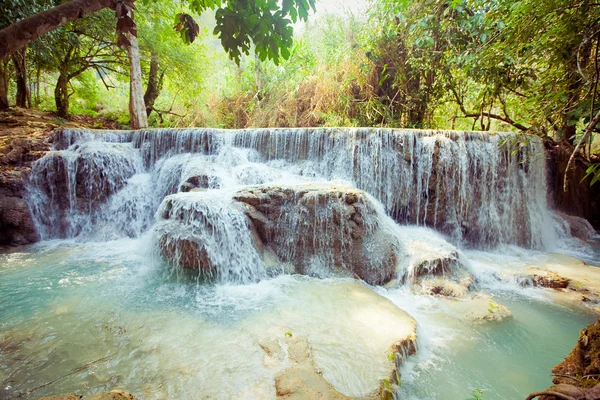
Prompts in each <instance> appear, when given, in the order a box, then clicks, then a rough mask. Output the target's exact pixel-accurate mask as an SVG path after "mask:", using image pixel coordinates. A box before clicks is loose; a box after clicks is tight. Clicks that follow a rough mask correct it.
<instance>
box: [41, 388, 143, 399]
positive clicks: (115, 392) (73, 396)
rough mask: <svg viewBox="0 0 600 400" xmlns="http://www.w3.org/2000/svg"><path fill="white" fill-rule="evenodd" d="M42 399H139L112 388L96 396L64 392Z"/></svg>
mask: <svg viewBox="0 0 600 400" xmlns="http://www.w3.org/2000/svg"><path fill="white" fill-rule="evenodd" d="M40 400H137V397H136V396H135V395H133V394H131V393H128V392H125V391H123V390H111V391H110V392H108V393H102V394H99V395H95V396H82V395H80V394H74V393H71V394H62V395H58V396H50V397H42V398H40Z"/></svg>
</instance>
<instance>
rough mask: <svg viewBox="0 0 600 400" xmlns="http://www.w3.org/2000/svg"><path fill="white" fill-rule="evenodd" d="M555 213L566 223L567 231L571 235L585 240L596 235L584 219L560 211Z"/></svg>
mask: <svg viewBox="0 0 600 400" xmlns="http://www.w3.org/2000/svg"><path fill="white" fill-rule="evenodd" d="M556 214H557V215H558V217H559V218H562V220H563V221H564V223H565V224H566V225H567V228H568V233H570V235H571V236H573V237H575V238H578V239H581V240H583V241H587V240H590V239H592V238H593V237H594V236H596V235H597V232H596V230H595V229H594V228H593V227H592V225H591V224H590V223H589V222H588V221H587V220H586V219H584V218H581V217H576V216H574V215H568V214H565V213H561V212H557V213H556Z"/></svg>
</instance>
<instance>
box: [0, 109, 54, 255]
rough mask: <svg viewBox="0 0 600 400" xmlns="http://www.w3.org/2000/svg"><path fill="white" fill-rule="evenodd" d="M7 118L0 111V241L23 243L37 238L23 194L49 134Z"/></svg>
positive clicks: (48, 139) (9, 243)
mask: <svg viewBox="0 0 600 400" xmlns="http://www.w3.org/2000/svg"><path fill="white" fill-rule="evenodd" d="M12 119H14V118H12ZM10 120H11V117H8V116H6V117H4V118H2V116H1V115H0V125H1V126H2V128H3V129H1V130H0V245H1V244H8V245H23V244H28V243H33V242H36V241H38V240H39V235H38V233H37V231H36V228H35V224H34V223H33V219H32V217H31V213H30V211H29V207H28V206H27V203H26V202H25V200H23V198H24V196H25V183H26V181H27V178H28V176H29V173H30V171H31V164H32V163H33V162H34V161H36V160H38V159H39V158H41V157H43V155H44V154H45V153H46V152H47V151H49V150H50V140H51V135H50V133H49V132H47V131H42V130H39V129H36V127H31V128H28V129H25V128H23V127H21V126H19V123H20V122H19V121H18V119H14V123H11V122H10ZM7 125H8V128H4V127H5V126H7Z"/></svg>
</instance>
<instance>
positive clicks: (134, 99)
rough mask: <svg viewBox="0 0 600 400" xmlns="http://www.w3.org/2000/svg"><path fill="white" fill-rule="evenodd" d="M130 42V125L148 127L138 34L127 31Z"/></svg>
mask: <svg viewBox="0 0 600 400" xmlns="http://www.w3.org/2000/svg"><path fill="white" fill-rule="evenodd" d="M126 37H127V40H128V41H129V44H128V45H127V53H128V54H129V64H130V68H129V117H130V120H131V122H130V125H131V128H133V129H142V128H147V127H148V116H147V115H146V106H145V104H144V89H143V88H142V66H141V64H140V46H139V43H138V38H137V36H135V35H133V34H131V32H127V33H126Z"/></svg>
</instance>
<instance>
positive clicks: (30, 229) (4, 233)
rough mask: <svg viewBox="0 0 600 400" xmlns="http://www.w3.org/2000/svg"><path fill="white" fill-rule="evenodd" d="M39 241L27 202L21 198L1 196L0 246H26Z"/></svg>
mask: <svg viewBox="0 0 600 400" xmlns="http://www.w3.org/2000/svg"><path fill="white" fill-rule="evenodd" d="M39 239H40V236H39V234H38V232H37V229H36V227H35V223H34V222H33V217H32V215H31V212H30V211H29V206H28V205H27V203H26V202H25V200H23V199H22V198H20V197H8V196H0V244H9V245H24V244H29V243H34V242H37V241H38V240H39Z"/></svg>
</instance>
